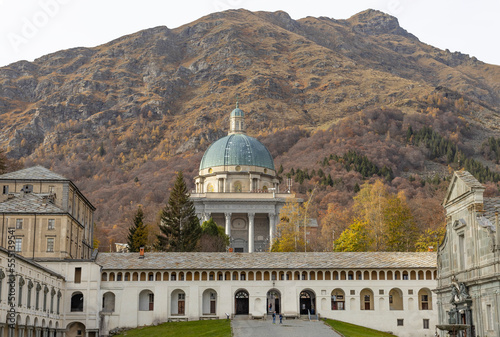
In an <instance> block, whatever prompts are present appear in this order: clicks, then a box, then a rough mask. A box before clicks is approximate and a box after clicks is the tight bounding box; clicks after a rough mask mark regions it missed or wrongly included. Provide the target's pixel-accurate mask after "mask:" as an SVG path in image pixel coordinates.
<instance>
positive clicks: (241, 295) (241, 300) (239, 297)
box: [234, 290, 249, 315]
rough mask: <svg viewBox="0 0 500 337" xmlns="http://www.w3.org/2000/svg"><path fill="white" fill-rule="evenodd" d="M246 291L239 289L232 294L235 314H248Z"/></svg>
mask: <svg viewBox="0 0 500 337" xmlns="http://www.w3.org/2000/svg"><path fill="white" fill-rule="evenodd" d="M248 297H249V296H248V292H247V291H246V290H239V291H237V292H236V294H235V295H234V301H235V307H236V310H235V312H236V315H248V307H249V303H248V302H249V301H248Z"/></svg>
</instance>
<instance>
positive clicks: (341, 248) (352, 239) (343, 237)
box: [334, 219, 373, 252]
mask: <svg viewBox="0 0 500 337" xmlns="http://www.w3.org/2000/svg"><path fill="white" fill-rule="evenodd" d="M372 241H373V239H372V238H371V237H370V231H369V229H368V226H367V223H366V222H363V221H362V220H359V219H356V220H355V221H354V222H353V224H352V225H350V226H349V228H347V229H346V230H345V231H343V232H342V234H340V237H339V238H338V239H337V240H335V242H334V251H336V252H367V251H369V250H370V247H371V246H372V244H373V242H372Z"/></svg>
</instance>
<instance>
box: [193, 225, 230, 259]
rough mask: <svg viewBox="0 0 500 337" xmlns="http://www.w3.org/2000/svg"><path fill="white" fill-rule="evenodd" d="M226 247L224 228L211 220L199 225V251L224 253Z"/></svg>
mask: <svg viewBox="0 0 500 337" xmlns="http://www.w3.org/2000/svg"><path fill="white" fill-rule="evenodd" d="M228 246H229V236H228V235H226V234H225V233H224V228H222V227H220V226H217V224H216V223H215V221H214V220H213V219H212V218H210V219H209V220H208V221H205V222H204V223H203V224H202V225H201V238H200V243H199V250H200V251H202V252H225V251H226V248H227V247H228Z"/></svg>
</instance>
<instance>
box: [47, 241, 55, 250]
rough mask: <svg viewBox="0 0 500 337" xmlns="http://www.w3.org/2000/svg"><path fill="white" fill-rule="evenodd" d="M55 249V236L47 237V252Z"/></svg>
mask: <svg viewBox="0 0 500 337" xmlns="http://www.w3.org/2000/svg"><path fill="white" fill-rule="evenodd" d="M53 251H54V238H47V252H53Z"/></svg>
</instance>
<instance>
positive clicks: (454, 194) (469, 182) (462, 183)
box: [443, 171, 484, 205]
mask: <svg viewBox="0 0 500 337" xmlns="http://www.w3.org/2000/svg"><path fill="white" fill-rule="evenodd" d="M476 190H477V191H480V192H482V191H483V190H484V187H483V185H481V183H480V182H479V181H477V179H476V178H474V176H472V175H471V174H470V173H469V172H467V171H456V172H455V173H454V174H453V177H452V179H451V182H450V185H449V186H448V191H447V192H446V197H445V199H444V202H443V205H447V204H448V203H450V202H452V201H453V200H455V199H458V198H460V197H461V196H463V195H464V194H468V193H471V192H473V191H476Z"/></svg>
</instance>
